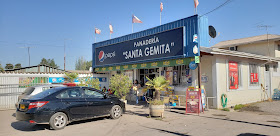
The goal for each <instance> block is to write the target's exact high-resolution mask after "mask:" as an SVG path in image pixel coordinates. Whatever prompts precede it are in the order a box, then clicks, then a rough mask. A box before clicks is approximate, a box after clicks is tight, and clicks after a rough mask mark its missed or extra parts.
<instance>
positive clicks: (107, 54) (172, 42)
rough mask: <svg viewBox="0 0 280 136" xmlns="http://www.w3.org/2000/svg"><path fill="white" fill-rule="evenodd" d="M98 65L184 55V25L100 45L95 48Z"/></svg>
mask: <svg viewBox="0 0 280 136" xmlns="http://www.w3.org/2000/svg"><path fill="white" fill-rule="evenodd" d="M95 52H96V54H95V63H96V66H99V65H106V64H120V63H127V62H135V61H145V60H150V59H157V58H167V57H174V56H181V57H183V55H184V48H183V27H180V28H176V29H173V30H169V31H165V32H161V33H157V34H154V35H149V36H145V37H142V38H138V39H134V40H130V41H125V42H121V43H117V44H112V45H107V46H102V47H98V48H96V50H95Z"/></svg>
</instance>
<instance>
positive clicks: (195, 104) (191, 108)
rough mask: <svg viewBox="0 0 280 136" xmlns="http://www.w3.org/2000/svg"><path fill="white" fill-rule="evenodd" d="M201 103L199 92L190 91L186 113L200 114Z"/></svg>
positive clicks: (187, 96) (187, 95)
mask: <svg viewBox="0 0 280 136" xmlns="http://www.w3.org/2000/svg"><path fill="white" fill-rule="evenodd" d="M199 102H200V95H199V91H194V90H193V91H191V90H189V89H188V90H187V92H186V113H199V110H198V109H199Z"/></svg>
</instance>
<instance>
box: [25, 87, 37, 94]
mask: <svg viewBox="0 0 280 136" xmlns="http://www.w3.org/2000/svg"><path fill="white" fill-rule="evenodd" d="M34 90H35V88H34V87H28V88H26V89H25V90H24V92H23V93H22V94H26V95H30V94H31V93H32V92H33V91H34Z"/></svg>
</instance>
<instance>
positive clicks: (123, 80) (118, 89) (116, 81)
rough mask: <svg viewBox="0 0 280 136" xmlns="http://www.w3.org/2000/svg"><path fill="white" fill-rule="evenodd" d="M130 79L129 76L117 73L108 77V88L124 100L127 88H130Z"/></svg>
mask: <svg viewBox="0 0 280 136" xmlns="http://www.w3.org/2000/svg"><path fill="white" fill-rule="evenodd" d="M131 86H132V81H131V80H129V77H128V76H126V75H124V74H117V75H115V76H113V77H111V79H110V85H109V87H110V89H111V90H112V91H113V92H114V94H115V95H116V96H117V97H119V98H121V99H123V100H125V97H126V95H127V93H128V92H129V90H130V89H131Z"/></svg>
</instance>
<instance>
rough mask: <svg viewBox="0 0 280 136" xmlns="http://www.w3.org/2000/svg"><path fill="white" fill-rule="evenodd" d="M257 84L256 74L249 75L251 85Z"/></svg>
mask: <svg viewBox="0 0 280 136" xmlns="http://www.w3.org/2000/svg"><path fill="white" fill-rule="evenodd" d="M257 82H259V77H258V73H251V83H257Z"/></svg>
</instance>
